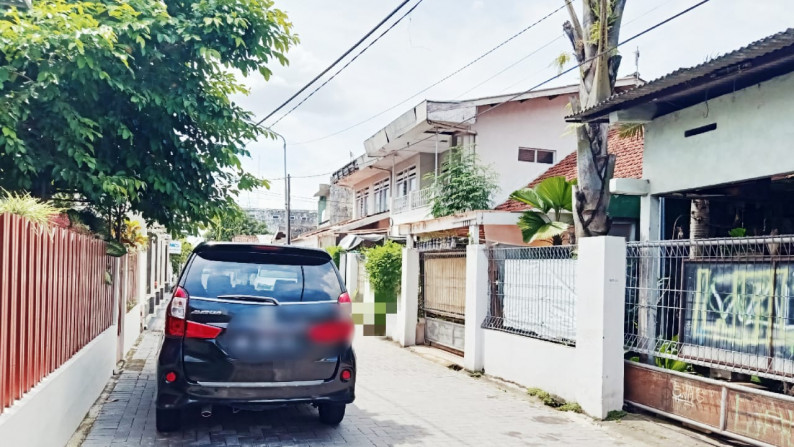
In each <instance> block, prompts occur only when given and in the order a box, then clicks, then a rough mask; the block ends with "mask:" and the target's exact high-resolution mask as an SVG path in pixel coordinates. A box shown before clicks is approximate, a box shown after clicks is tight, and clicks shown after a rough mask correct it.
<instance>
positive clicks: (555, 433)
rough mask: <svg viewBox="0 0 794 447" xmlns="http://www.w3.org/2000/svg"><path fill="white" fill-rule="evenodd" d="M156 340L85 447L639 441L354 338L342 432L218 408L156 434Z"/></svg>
mask: <svg viewBox="0 0 794 447" xmlns="http://www.w3.org/2000/svg"><path fill="white" fill-rule="evenodd" d="M157 341H158V334H156V333H154V332H146V333H144V335H143V336H142V338H141V340H140V343H139V345H138V347H137V349H136V351H135V352H134V353H133V354H132V356H131V358H129V359H128V362H127V365H126V367H125V369H124V371H123V372H122V373H121V374H120V376H118V378H117V382H116V384H115V388H113V390H112V392H111V393H110V394H109V395H108V396H106V397H105V398H103V399H104V401H103V402H100V403H101V404H102V406H101V409H100V410H99V413H98V415H97V417H96V419H95V421H94V422H93V426H92V427H91V429H90V432H88V435H87V436H86V437H85V440H84V442H83V444H82V446H83V447H93V446H103V447H104V446H133V445H135V446H137V445H143V446H161V445H162V446H183V445H184V446H237V445H244V446H245V445H257V446H259V445H278V446H285V445H362V446H365V445H376V446H386V445H433V446H442V445H456V446H457V445H481V446H486V445H500V446H502V445H504V446H507V445H523V446H546V445H565V446H585V445H586V446H606V445H639V444H638V443H637V442H636V441H637V440H636V439H627V438H625V437H624V436H621V435H620V434H619V433H618V432H617V431H615V430H612V429H611V428H610V427H609V425H608V424H607V425H606V426H605V425H597V424H594V423H592V422H591V421H589V420H588V419H587V418H586V417H585V416H582V415H572V414H567V413H560V412H557V411H555V410H552V409H550V408H548V407H544V406H542V405H541V404H539V403H537V402H535V401H533V400H532V399H531V398H529V397H527V396H526V395H524V394H523V393H520V392H518V391H515V390H513V389H511V388H510V387H501V386H499V385H498V384H496V383H494V382H491V381H488V380H485V379H476V378H472V377H469V376H468V375H467V374H466V373H465V372H460V371H454V370H450V369H448V368H446V367H444V366H443V365H440V364H438V363H435V362H432V361H430V360H427V359H425V358H423V357H420V356H419V355H417V354H415V353H412V352H410V351H408V350H405V349H400V348H399V347H398V346H396V345H395V344H393V343H391V342H388V341H385V340H381V339H377V338H372V337H359V338H358V339H357V340H356V349H357V355H358V361H359V375H358V382H357V389H356V391H357V399H356V402H355V403H354V404H353V405H351V406H349V407H348V412H347V415H346V417H345V420H344V421H343V422H342V424H341V425H340V426H339V427H336V428H332V427H327V426H324V425H322V424H320V422H319V421H318V419H317V413H316V410H315V409H314V408H312V407H310V406H300V407H295V408H290V409H278V410H272V411H266V412H247V411H242V412H239V413H236V414H233V413H232V412H231V410H227V411H222V410H218V409H216V411H215V413H214V414H213V416H212V417H211V418H206V419H205V418H201V416H200V415H198V414H197V412H196V413H193V414H190V415H188V417H186V418H185V421H184V423H183V430H182V431H180V432H177V433H172V434H167V435H163V434H158V433H157V432H156V430H155V421H154V413H155V412H154V406H153V398H154V391H155V382H154V380H155V379H154V372H155V363H156V354H157V349H158V346H157ZM612 424H614V423H612ZM613 426H614V425H613ZM651 437H658V436H651ZM668 441H670V439H668ZM689 441H693V439H689ZM694 444H695V443H694V442H691V443H687V444H685V445H694Z"/></svg>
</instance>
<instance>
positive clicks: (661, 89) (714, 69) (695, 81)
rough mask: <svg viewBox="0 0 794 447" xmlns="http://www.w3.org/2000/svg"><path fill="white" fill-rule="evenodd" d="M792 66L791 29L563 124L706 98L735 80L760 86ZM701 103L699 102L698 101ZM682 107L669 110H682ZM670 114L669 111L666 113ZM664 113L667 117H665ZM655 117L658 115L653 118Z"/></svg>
mask: <svg viewBox="0 0 794 447" xmlns="http://www.w3.org/2000/svg"><path fill="white" fill-rule="evenodd" d="M792 62H794V28H789V29H787V30H785V31H782V32H780V33H777V34H773V35H771V36H769V37H765V38H763V39H761V40H758V41H755V42H753V43H751V44H749V45H747V46H745V47H743V48H740V49H738V50H735V51H732V52H730V53H727V54H725V55H723V56H720V57H717V58H715V59H712V60H710V61H707V62H704V63H702V64H700V65H696V66H694V67H690V68H681V69H678V70H676V71H674V72H672V73H669V74H667V75H665V76H662V77H660V78H658V79H655V80H653V81H650V82H648V83H647V84H644V85H642V86H640V87H637V88H633V89H630V90H626V91H623V92H620V93H616V94H614V95H612V96H610V97H609V98H608V99H606V100H604V101H602V102H601V103H599V104H597V105H595V106H593V107H590V108H589V109H586V110H584V111H581V112H579V113H577V114H574V115H571V116H568V117H566V120H567V121H590V120H595V119H599V118H603V117H604V116H606V115H607V114H608V113H610V112H613V111H615V110H621V109H625V108H628V107H629V106H632V105H636V104H638V103H647V102H651V101H654V100H659V99H665V100H668V99H672V98H667V97H668V96H673V95H678V96H683V95H686V92H687V91H691V90H694V89H698V88H708V89H709V90H708V91H709V92H710V94H709V97H712V98H713V97H716V96H718V95H719V94H724V93H728V92H730V90H728V91H726V92H724V93H720V91H719V90H718V89H717V88H718V87H719V86H720V84H722V83H725V84H733V85H732V87H733V88H736V85H735V82H736V80H737V79H738V78H742V77H746V78H748V80H750V81H751V82H752V83H755V82H761V81H762V80H765V79H769V78H771V77H774V76H779V75H780V74H783V73H782V72H781V71H782V70H781V69H784V70H789V71H790V70H791V69H792V68H794V67H792V66H791V64H792ZM700 99H701V101H702V98H700ZM682 105H683V106H686V104H684V103H679V104H677V105H672V106H671V107H673V108H674V107H678V109H680V108H683V107H681V106H682ZM669 111H672V110H669ZM669 111H667V113H669ZM657 116H658V115H657Z"/></svg>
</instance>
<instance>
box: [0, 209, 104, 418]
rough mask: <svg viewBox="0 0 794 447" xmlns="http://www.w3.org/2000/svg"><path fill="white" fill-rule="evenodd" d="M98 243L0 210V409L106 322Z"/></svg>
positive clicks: (80, 345) (59, 362)
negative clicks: (1, 212) (47, 227)
mask: <svg viewBox="0 0 794 447" xmlns="http://www.w3.org/2000/svg"><path fill="white" fill-rule="evenodd" d="M111 262H112V261H111V259H110V258H109V257H108V256H107V255H106V254H105V243H104V242H102V241H100V240H98V239H96V238H93V237H90V236H85V235H80V234H77V233H74V232H72V231H69V230H65V229H62V228H50V229H46V228H42V227H40V226H38V225H35V224H33V223H31V222H30V221H28V220H26V219H23V218H21V217H18V216H14V215H10V214H0V413H2V411H3V409H4V408H7V407H9V406H11V405H12V404H13V403H14V401H16V400H17V399H19V398H20V397H22V395H23V394H25V393H26V392H28V391H29V390H30V389H31V388H33V386H35V385H36V384H37V383H39V382H40V381H41V380H42V379H43V378H44V377H45V376H46V375H48V374H49V373H51V372H53V371H55V370H56V369H57V368H58V367H59V366H61V365H62V364H64V363H65V362H66V361H67V360H68V359H69V358H70V357H71V356H72V355H74V354H75V353H76V352H77V351H79V350H80V349H81V348H82V347H83V346H85V345H86V344H88V343H89V342H90V341H91V340H93V339H94V338H95V337H96V336H97V335H99V334H100V333H102V332H103V331H104V330H105V329H107V328H108V327H110V325H111V324H112V321H111V320H112V316H113V295H112V287H111V286H110V285H108V284H107V282H106V280H105V279H106V278H105V275H106V272H107V271H108V270H109V267H110V265H111Z"/></svg>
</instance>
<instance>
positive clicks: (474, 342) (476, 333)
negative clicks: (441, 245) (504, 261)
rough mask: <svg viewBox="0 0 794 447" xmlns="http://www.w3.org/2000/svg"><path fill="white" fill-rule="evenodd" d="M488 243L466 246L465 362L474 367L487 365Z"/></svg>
mask: <svg viewBox="0 0 794 447" xmlns="http://www.w3.org/2000/svg"><path fill="white" fill-rule="evenodd" d="M485 250H486V247H485V245H477V244H473V245H469V246H467V247H466V316H465V320H466V327H465V332H464V349H463V366H464V367H465V368H466V369H468V370H470V371H480V370H482V367H483V337H484V336H485V334H484V329H483V328H482V322H483V321H484V320H485V317H486V316H487V314H488V256H487V254H486V251H485Z"/></svg>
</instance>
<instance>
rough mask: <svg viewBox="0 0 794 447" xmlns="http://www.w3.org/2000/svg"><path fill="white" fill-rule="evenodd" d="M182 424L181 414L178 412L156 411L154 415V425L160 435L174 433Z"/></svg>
mask: <svg viewBox="0 0 794 447" xmlns="http://www.w3.org/2000/svg"><path fill="white" fill-rule="evenodd" d="M181 423H182V414H181V412H180V411H179V410H161V409H159V408H158V409H157V411H156V413H155V425H156V426H157V431H159V432H160V433H167V432H171V431H176V430H178V429H179V426H180V425H181Z"/></svg>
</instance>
